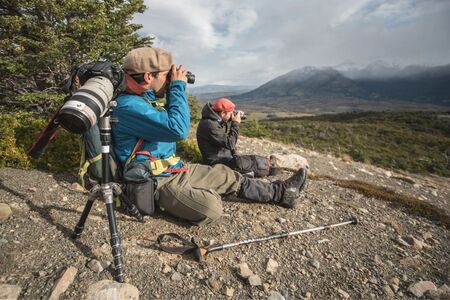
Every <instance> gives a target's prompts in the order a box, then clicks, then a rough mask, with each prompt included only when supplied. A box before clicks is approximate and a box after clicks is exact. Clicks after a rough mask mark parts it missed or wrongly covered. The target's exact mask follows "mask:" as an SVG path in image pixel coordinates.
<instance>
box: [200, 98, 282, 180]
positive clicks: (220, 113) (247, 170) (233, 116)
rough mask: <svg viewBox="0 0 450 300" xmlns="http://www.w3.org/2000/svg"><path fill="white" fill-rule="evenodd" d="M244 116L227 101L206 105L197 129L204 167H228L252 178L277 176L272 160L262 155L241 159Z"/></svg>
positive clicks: (217, 101) (222, 99)
mask: <svg viewBox="0 0 450 300" xmlns="http://www.w3.org/2000/svg"><path fill="white" fill-rule="evenodd" d="M242 116H243V113H242V112H240V111H235V105H234V103H233V102H231V101H230V100H229V99H227V98H220V99H217V100H216V101H215V102H214V103H213V104H210V103H208V104H206V105H205V106H204V107H203V110H202V119H201V120H200V123H199V124H198V127H197V143H198V146H199V148H200V152H201V154H202V158H203V163H204V164H207V165H216V164H224V165H226V166H228V167H230V168H231V169H233V170H235V171H238V172H239V173H241V174H244V175H246V176H248V177H263V176H268V175H271V174H273V173H274V169H273V168H271V166H270V160H269V159H267V158H266V157H263V156H259V155H238V154H237V152H236V143H237V140H238V136H239V124H240V123H241V118H242Z"/></svg>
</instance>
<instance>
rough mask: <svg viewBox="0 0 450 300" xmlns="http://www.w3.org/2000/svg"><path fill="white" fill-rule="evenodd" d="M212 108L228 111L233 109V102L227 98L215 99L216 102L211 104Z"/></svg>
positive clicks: (218, 110)
mask: <svg viewBox="0 0 450 300" xmlns="http://www.w3.org/2000/svg"><path fill="white" fill-rule="evenodd" d="M211 107H212V109H213V110H215V111H217V112H222V111H223V112H230V111H233V110H234V107H235V105H234V103H233V102H231V101H230V100H228V99H227V98H220V99H217V100H216V102H214V103H213V105H212V106H211Z"/></svg>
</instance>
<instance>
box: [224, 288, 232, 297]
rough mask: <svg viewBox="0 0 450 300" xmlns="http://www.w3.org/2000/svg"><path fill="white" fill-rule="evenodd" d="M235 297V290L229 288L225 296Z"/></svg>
mask: <svg viewBox="0 0 450 300" xmlns="http://www.w3.org/2000/svg"><path fill="white" fill-rule="evenodd" d="M233 295H234V289H233V288H232V287H227V288H226V289H225V296H227V297H233Z"/></svg>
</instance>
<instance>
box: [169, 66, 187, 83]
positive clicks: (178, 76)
mask: <svg viewBox="0 0 450 300" xmlns="http://www.w3.org/2000/svg"><path fill="white" fill-rule="evenodd" d="M186 74H187V71H186V70H185V69H184V67H183V65H179V66H178V67H177V66H176V65H172V68H171V69H170V80H171V81H175V80H181V81H184V82H186V83H187V76H186Z"/></svg>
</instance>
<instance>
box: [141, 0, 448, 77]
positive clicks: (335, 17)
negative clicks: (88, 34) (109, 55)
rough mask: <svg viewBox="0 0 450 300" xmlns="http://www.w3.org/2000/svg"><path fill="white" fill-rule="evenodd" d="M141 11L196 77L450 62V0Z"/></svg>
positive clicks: (194, 4) (158, 1)
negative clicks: (376, 63)
mask: <svg viewBox="0 0 450 300" xmlns="http://www.w3.org/2000/svg"><path fill="white" fill-rule="evenodd" d="M145 3H146V5H147V10H146V12H145V13H144V14H138V15H136V16H135V19H134V22H137V23H140V24H143V26H144V28H143V30H141V32H140V33H141V34H143V35H151V36H154V37H155V40H154V46H155V47H162V48H165V49H167V50H169V51H171V52H172V53H173V56H174V59H175V62H176V63H182V64H183V65H185V66H186V67H187V68H188V69H189V70H191V71H192V72H193V73H195V75H196V85H205V84H233V85H259V84H262V83H264V82H266V81H268V80H270V79H273V78H274V77H276V76H279V75H281V74H284V73H286V72H288V71H290V70H292V69H296V68H301V67H303V66H318V67H320V66H335V65H338V64H342V63H349V62H352V63H356V64H367V63H370V62H373V61H376V60H384V61H387V62H390V63H395V64H400V65H407V64H427V65H438V64H448V63H450V0H391V1H388V0H275V1H262V0H241V1H237V0H236V1H235V0H226V1H224V0H189V1H186V0H145Z"/></svg>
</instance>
